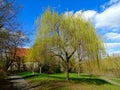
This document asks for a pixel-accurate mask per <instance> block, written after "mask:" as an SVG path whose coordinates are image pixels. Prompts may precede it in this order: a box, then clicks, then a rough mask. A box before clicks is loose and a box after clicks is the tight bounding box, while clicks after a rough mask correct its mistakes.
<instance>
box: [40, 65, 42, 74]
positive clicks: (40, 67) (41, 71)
mask: <svg viewBox="0 0 120 90" xmlns="http://www.w3.org/2000/svg"><path fill="white" fill-rule="evenodd" d="M39 73H40V74H41V73H42V67H41V66H40V71H39Z"/></svg>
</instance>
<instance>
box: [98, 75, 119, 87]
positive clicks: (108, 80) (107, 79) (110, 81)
mask: <svg viewBox="0 0 120 90" xmlns="http://www.w3.org/2000/svg"><path fill="white" fill-rule="evenodd" d="M100 78H101V79H103V80H105V81H107V82H109V83H111V84H113V85H116V86H119V87H120V83H117V82H115V81H113V80H110V79H109V78H106V77H100Z"/></svg>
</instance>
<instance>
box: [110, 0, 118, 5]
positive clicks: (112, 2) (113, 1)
mask: <svg viewBox="0 0 120 90" xmlns="http://www.w3.org/2000/svg"><path fill="white" fill-rule="evenodd" d="M119 1H120V0H110V1H109V2H108V5H111V4H115V3H118V2H119Z"/></svg>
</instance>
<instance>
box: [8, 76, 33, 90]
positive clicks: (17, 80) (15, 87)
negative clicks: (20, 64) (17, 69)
mask: <svg viewBox="0 0 120 90" xmlns="http://www.w3.org/2000/svg"><path fill="white" fill-rule="evenodd" d="M8 80H10V82H12V83H13V84H12V86H11V87H10V89H9V90H34V89H33V88H30V85H29V84H28V83H27V81H25V80H24V79H23V78H22V77H20V76H9V77H8Z"/></svg>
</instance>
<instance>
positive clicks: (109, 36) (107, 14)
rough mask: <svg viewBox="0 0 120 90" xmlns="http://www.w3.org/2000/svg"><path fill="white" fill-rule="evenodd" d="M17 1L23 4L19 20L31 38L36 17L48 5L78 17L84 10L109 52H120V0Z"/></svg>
mask: <svg viewBox="0 0 120 90" xmlns="http://www.w3.org/2000/svg"><path fill="white" fill-rule="evenodd" d="M16 3H17V4H19V5H21V6H22V9H21V11H20V12H19V14H18V21H19V22H20V23H21V24H22V27H23V29H24V30H26V31H27V32H31V33H30V34H31V35H29V37H30V39H31V40H32V39H34V35H35V27H34V26H35V25H34V22H35V20H36V18H37V17H38V16H40V15H41V14H42V13H43V11H44V10H45V9H46V8H47V7H48V6H50V7H52V8H54V10H55V11H57V12H59V13H71V14H73V15H75V16H77V17H79V14H80V13H81V10H83V14H84V16H85V19H90V20H91V21H92V23H93V25H94V27H95V29H96V32H97V33H98V34H99V35H101V36H102V37H103V40H104V44H105V46H106V49H107V52H108V53H109V54H112V53H120V0H17V1H16ZM66 11H68V12H66ZM31 44H32V42H31Z"/></svg>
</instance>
